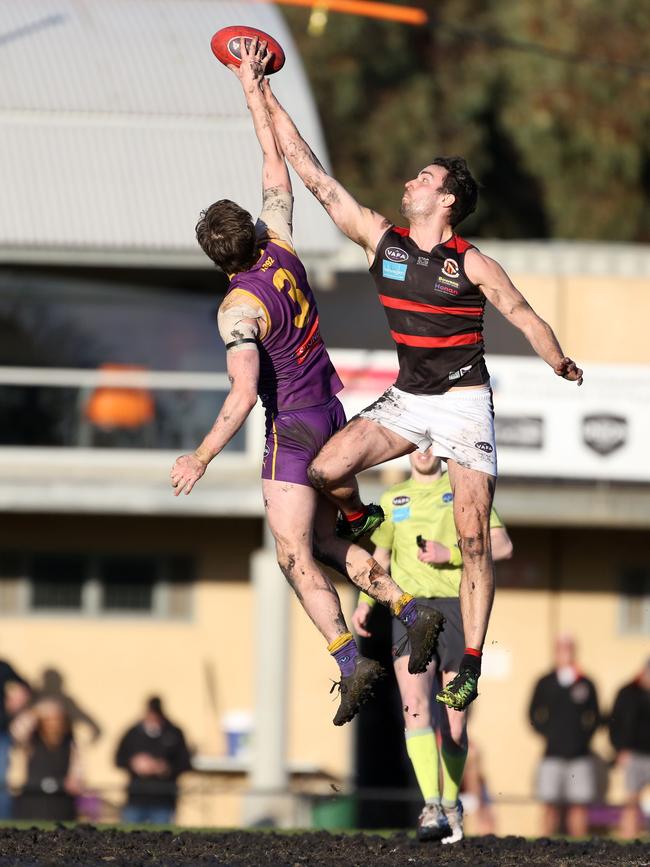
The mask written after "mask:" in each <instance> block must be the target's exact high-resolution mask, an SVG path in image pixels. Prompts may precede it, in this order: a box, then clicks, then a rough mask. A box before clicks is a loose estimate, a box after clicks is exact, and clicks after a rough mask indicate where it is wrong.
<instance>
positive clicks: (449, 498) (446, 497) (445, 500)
mask: <svg viewBox="0 0 650 867" xmlns="http://www.w3.org/2000/svg"><path fill="white" fill-rule="evenodd" d="M453 499H454V495H453V494H452V493H451V491H447V493H446V494H443V495H442V502H443V503H451V501H452V500H453Z"/></svg>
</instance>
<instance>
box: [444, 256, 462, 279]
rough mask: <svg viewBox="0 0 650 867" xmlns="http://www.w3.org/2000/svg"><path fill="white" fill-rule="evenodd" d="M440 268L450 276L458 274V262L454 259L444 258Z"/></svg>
mask: <svg viewBox="0 0 650 867" xmlns="http://www.w3.org/2000/svg"><path fill="white" fill-rule="evenodd" d="M442 270H443V271H444V272H445V274H448V275H449V276H450V277H458V275H459V274H460V271H459V270H458V262H457V261H456V260H455V259H445V261H444V262H443V263H442Z"/></svg>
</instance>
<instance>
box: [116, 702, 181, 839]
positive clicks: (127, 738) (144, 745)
mask: <svg viewBox="0 0 650 867" xmlns="http://www.w3.org/2000/svg"><path fill="white" fill-rule="evenodd" d="M115 763H116V765H117V766H118V768H123V769H124V770H126V771H128V772H129V786H128V797H127V802H126V805H125V807H124V809H123V810H122V821H123V822H128V823H129V824H143V823H144V824H151V825H169V824H171V823H172V822H173V821H174V814H175V811H176V802H177V799H178V785H177V780H178V778H179V777H180V775H181V774H182V773H184V772H185V771H189V770H191V768H192V764H191V762H190V754H189V751H188V749H187V744H186V743H185V736H184V735H183V732H182V731H181V729H180V728H178V726H175V725H174V724H173V723H171V722H170V721H169V720H168V719H167V717H166V715H165V713H164V711H163V708H162V702H161V700H160V699H159V698H158V697H157V696H154V697H152V698H150V699H149V700H148V702H147V706H146V710H145V714H144V717H143V718H142V719H141V720H140V722H138V723H136V724H135V725H134V726H133V727H132V728H130V729H129V730H128V731H127V732H126V734H125V735H124V736H123V738H122V740H121V741H120V744H119V746H118V748H117V754H116V757H115Z"/></svg>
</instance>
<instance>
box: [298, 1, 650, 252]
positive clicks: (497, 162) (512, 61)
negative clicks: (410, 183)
mask: <svg viewBox="0 0 650 867" xmlns="http://www.w3.org/2000/svg"><path fill="white" fill-rule="evenodd" d="M424 5H425V6H426V8H427V11H428V13H429V17H430V23H429V24H428V25H426V26H424V27H419V28H416V27H409V26H407V25H402V24H394V23H389V22H381V21H375V20H370V19H364V18H358V17H353V16H348V15H337V14H334V13H330V16H329V21H328V23H327V27H326V29H325V31H324V33H323V34H322V35H321V36H318V37H313V36H310V35H309V34H308V29H307V23H308V20H309V15H310V13H309V12H308V11H307V10H302V9H301V10H296V9H291V10H286V15H287V18H288V20H289V23H290V26H291V27H292V31H293V33H294V36H295V38H296V41H297V43H298V46H299V48H300V51H301V55H302V58H303V62H304V63H305V66H306V68H307V72H308V75H309V77H310V79H311V82H312V86H313V88H314V92H315V96H316V100H317V103H318V108H319V111H320V114H321V118H322V121H323V126H324V129H325V135H326V138H327V142H328V147H329V152H330V157H331V159H332V162H333V166H334V171H335V174H336V175H337V177H338V178H339V179H340V180H341V181H342V182H343V183H344V184H345V185H346V186H347V187H348V188H349V189H350V190H351V192H352V193H353V194H354V195H355V196H356V197H357V198H358V199H359V200H360V201H361V202H363V203H364V204H368V205H371V206H372V207H374V208H375V209H377V210H378V211H380V212H382V213H384V214H386V216H388V217H390V218H392V219H396V218H397V216H398V213H397V208H398V207H399V201H400V197H401V192H402V187H403V183H404V181H405V180H407V179H408V178H410V177H412V176H413V174H414V173H415V172H417V170H418V169H419V168H421V167H422V166H423V165H424V164H426V163H427V162H428V161H429V160H430V159H431V158H432V157H433V156H434V155H438V154H452V153H459V154H462V155H464V156H466V158H467V159H468V162H469V164H470V166H471V168H472V170H473V172H474V174H475V175H476V177H477V178H478V179H479V180H480V182H481V184H482V186H483V191H482V196H481V202H480V206H479V209H478V211H477V213H476V214H475V215H474V216H473V217H472V218H470V219H469V220H467V222H466V223H465V224H464V225H463V230H464V231H465V232H467V233H472V234H476V235H482V236H484V237H487V236H499V237H505V238H522V237H537V238H544V237H556V238H587V239H601V240H617V241H650V2H639V0H572V2H571V3H567V2H566V0H536V2H534V3H532V2H531V3H525V2H521V0H498V2H496V0H493V2H491V3H487V4H486V3H485V2H482V0H481V2H479V0H439V2H437V3H435V4H434V3H432V2H431V0H427V2H426V3H425V4H424Z"/></svg>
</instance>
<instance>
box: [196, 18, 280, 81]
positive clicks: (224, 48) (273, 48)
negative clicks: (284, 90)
mask: <svg viewBox="0 0 650 867" xmlns="http://www.w3.org/2000/svg"><path fill="white" fill-rule="evenodd" d="M256 36H257V38H258V40H259V42H266V43H267V50H268V51H269V52H270V53H271V54H272V55H273V56H272V57H271V59H270V60H269V62H268V65H267V67H266V74H267V75H271V73H273V72H279V71H280V70H281V69H282V67H283V66H284V51H283V50H282V46H281V45H280V43H279V42H277V40H275V39H274V38H273V37H272V36H269V34H268V33H265V32H264V31H263V30H258V29H257V28H256V27H245V26H244V25H243V24H235V25H234V26H232V27H222V29H221V30H217V32H216V33H215V34H214V36H213V37H212V41H211V43H210V45H211V46H212V52H213V54H214V56H215V57H216V58H217V60H220V61H221V62H222V63H223V64H224V65H225V66H228V65H229V64H231V65H232V66H239V65H240V63H241V40H242V39H244V40H245V45H246V48H247V49H248V48H249V47H250V44H251V42H252V41H253V40H254V39H255V37H256Z"/></svg>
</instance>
